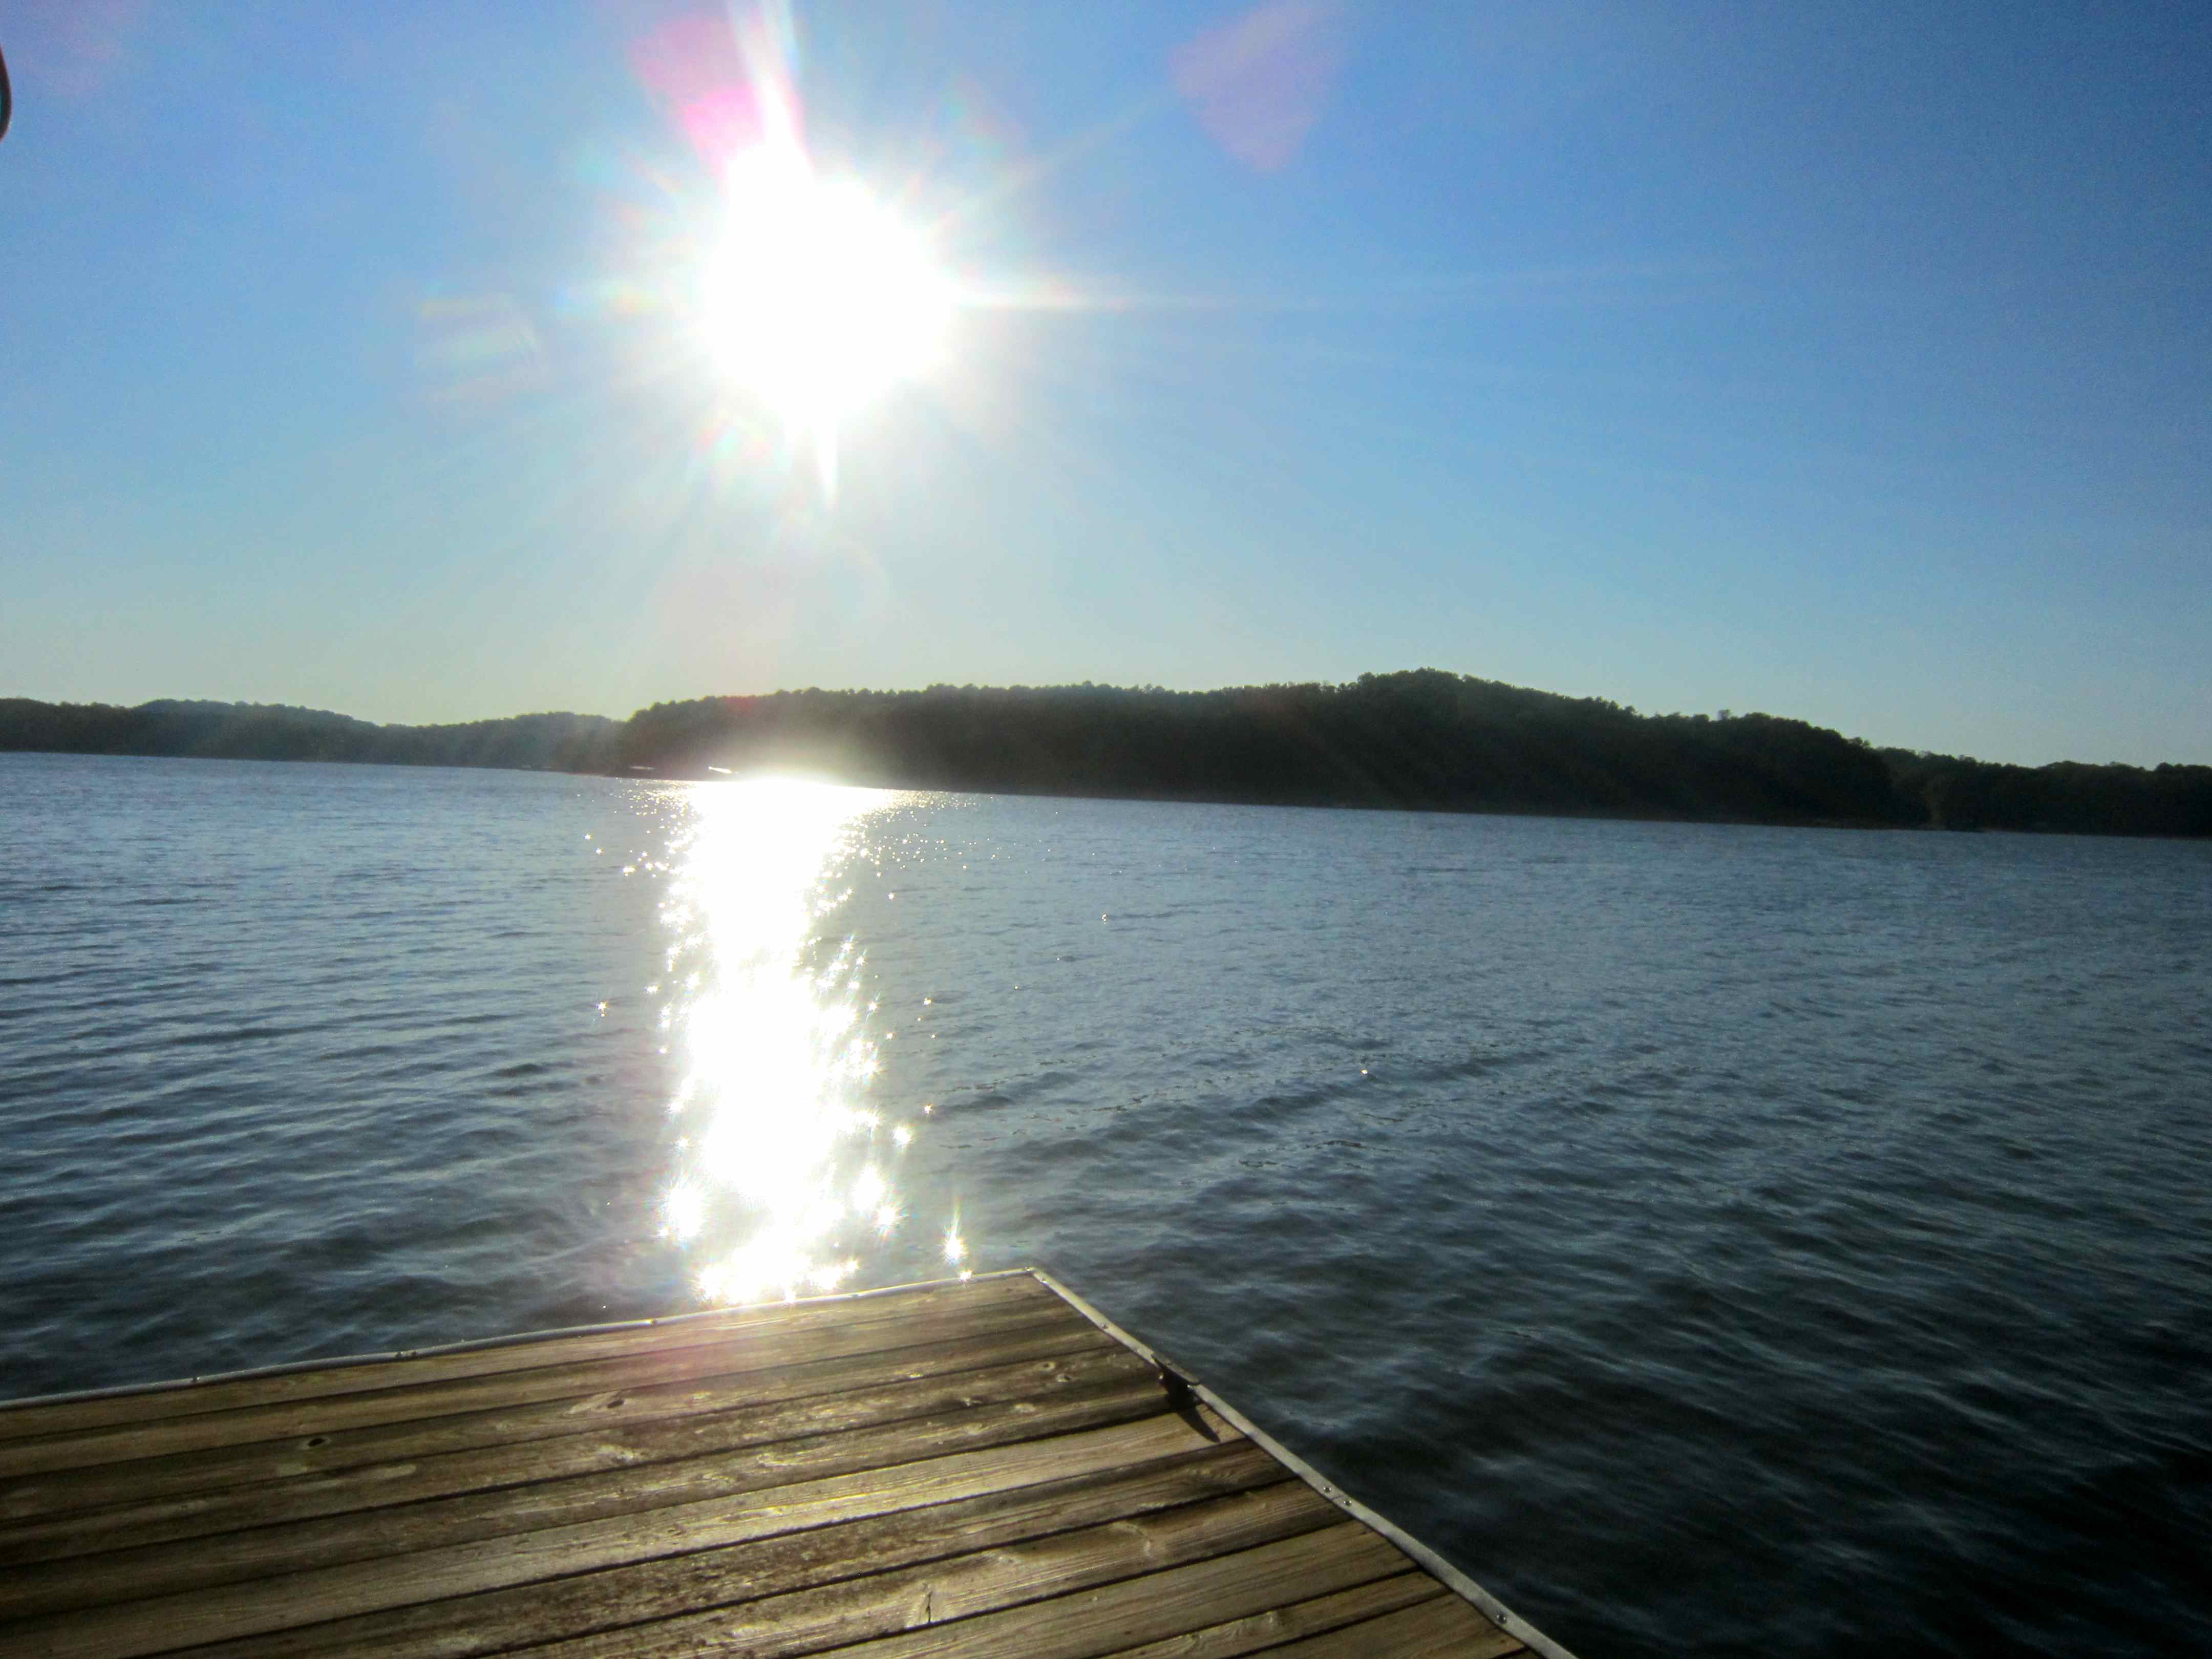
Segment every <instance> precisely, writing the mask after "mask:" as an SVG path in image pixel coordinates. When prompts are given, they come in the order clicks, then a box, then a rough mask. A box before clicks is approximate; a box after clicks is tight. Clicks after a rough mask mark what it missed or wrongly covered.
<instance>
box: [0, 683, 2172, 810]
mask: <svg viewBox="0 0 2212 1659" xmlns="http://www.w3.org/2000/svg"><path fill="white" fill-rule="evenodd" d="M0 749H13V750H49V751H67V752H75V753H88V754H113V755H170V756H201V757H224V758H230V759H242V760H318V761H343V762H354V763H375V764H387V765H416V766H489V767H512V768H529V769H548V770H558V771H568V772H584V773H605V774H611V775H637V774H641V773H644V774H650V775H656V776H662V777H706V776H708V775H711V774H710V772H709V769H710V768H718V769H724V770H727V771H732V772H750V771H756V770H762V769H798V770H804V771H807V772H811V773H816V774H820V775H828V776H832V777H837V778H842V779H845V780H848V781H853V782H856V783H871V784H879V785H885V786H890V787H908V788H933V789H963V790H978V791H986V792H997V793H1036V794H1066V795H1103V796H1120V797H1128V798H1139V799H1163V800H1192V801H1251V802H1261V803H1268V804H1276V805H1313V806H1380V807H1409V808H1415V809H1421V810H1431V811H1473V812H1548V813H1561V814H1585V815H1589V814H1595V815H1603V816H1607V817H1653V818H1681V819H1699V820H1717V821H1734V822H1752V823H1836V824H1858V825H1867V826H1877V825H1887V826H1896V827H1923V826H1924V827H1929V828H1938V829H2050V830H2068V831H2073V832H2076V833H2086V834H2122V835H2156V836H2212V767H2204V766H2172V765H2167V766H2160V767H2157V768H2155V769H2146V768H2142V767H2132V766H2087V765H2081V764H2079V763H2074V762H2061V763H2056V764H2053V765H2051V766H2043V767H2021V766H2007V765H1999V764H1994V763H1989V762H1984V761H1978V760H1974V759H1972V758H1970V757H1962V756H1952V755H1936V754H1928V753H1923V752H1918V751H1911V750H1877V749H1875V748H1872V747H1870V746H1869V745H1868V744H1866V743H1864V742H1863V741H1861V740H1859V739H1857V738H1846V737H1844V736H1843V735H1842V734H1841V733H1839V732H1833V731H1831V730H1829V729H1828V728H1826V727H1825V726H1813V725H1810V724H1808V723H1807V722H1806V721H1803V720H1790V719H1786V718H1784V717H1781V716H1778V715H1772V714H1740V715H1726V714H1723V715H1722V716H1719V717H1709V716H1706V715H1704V714H1638V712H1637V711H1636V710H1635V709H1633V708H1622V707H1621V706H1620V705H1619V704H1616V703H1613V702H1607V700H1605V699H1603V698H1598V697H1565V696H1557V695H1555V694H1553V693H1551V692H1547V691H1535V690H1528V689H1527V688H1524V687H1521V686H1512V685H1505V684H1500V683H1498V682H1497V681H1493V680H1483V679H1477V678H1472V677H1469V676H1466V675H1459V674H1449V673H1445V672H1443V671H1439V670H1436V669H1419V670H1413V671H1407V672H1401V673H1392V674H1364V675H1362V676H1361V677H1360V678H1358V680H1356V681H1351V682H1347V683H1346V684H1339V685H1327V684H1297V685H1263V686H1243V687H1237V688H1232V689H1227V690H1218V691H1168V690H1161V689H1160V688H1158V687H1156V686H1147V687H1140V688H1135V689H1124V688H1119V687H1113V686H1099V685H1090V684H1084V685H1067V686H1040V687H1030V686H1012V687H981V686H951V685H938V686H932V687H930V688H929V689H928V690H923V691H823V690H803V691H779V692H775V693H774V694H772V695H769V696H743V697H701V698H697V699H694V700H692V701H690V702H665V703H655V704H654V705H653V707H651V708H644V709H641V710H639V711H638V712H637V713H636V714H633V715H632V716H631V717H630V718H629V720H626V721H617V720H607V719H605V718H603V717H601V716H599V715H595V714H520V715H515V716H513V717H511V718H508V719H506V720H475V721H471V722H468V723H466V724H462V725H453V726H378V725H374V724H372V723H370V722H368V721H366V720H354V719H351V718H349V716H346V715H343V714H331V713H329V712H327V711H325V710H320V709H311V708H288V707H284V706H282V705H276V704H261V703H223V702H179V701H173V700H163V701H160V702H149V703H143V704H141V705H139V706H138V707H137V708H116V707H112V706H110V705H106V704H100V703H88V704H80V703H45V702H33V701H31V700H29V699H27V698H15V699H7V700H0Z"/></svg>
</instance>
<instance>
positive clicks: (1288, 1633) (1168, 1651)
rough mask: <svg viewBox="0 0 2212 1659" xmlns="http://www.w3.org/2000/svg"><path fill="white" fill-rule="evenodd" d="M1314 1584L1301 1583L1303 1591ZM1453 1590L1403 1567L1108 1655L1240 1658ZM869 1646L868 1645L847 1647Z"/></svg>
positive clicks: (1156, 1658) (1129, 1658) (1160, 1658)
mask: <svg viewBox="0 0 2212 1659" xmlns="http://www.w3.org/2000/svg"><path fill="white" fill-rule="evenodd" d="M1310 1588H1311V1587H1310V1586H1309V1585H1304V1584H1302V1585H1300V1586H1299V1589H1300V1590H1301V1592H1303V1591H1304V1590H1306V1589H1310ZM1450 1594H1451V1592H1450V1591H1449V1590H1448V1589H1445V1588H1444V1587H1443V1585H1442V1584H1439V1583H1437V1581H1436V1580H1435V1579H1433V1578H1431V1577H1429V1575H1428V1574H1426V1573H1425V1572H1421V1571H1418V1570H1416V1571H1408V1572H1401V1573H1399V1574H1398V1575H1397V1576H1396V1577H1391V1578H1378V1579H1376V1580H1375V1581H1374V1582H1373V1583H1367V1584H1361V1585H1359V1586H1358V1587H1357V1588H1355V1589H1348V1590H1339V1591H1337V1593H1336V1594H1335V1595H1316V1596H1315V1597H1313V1598H1312V1599H1311V1600H1310V1601H1294V1602H1292V1603H1291V1604H1290V1605H1289V1606H1288V1607H1270V1608H1268V1609H1267V1611H1266V1612H1265V1613H1252V1614H1250V1615H1249V1616H1248V1617H1245V1618H1243V1619H1229V1620H1224V1621H1223V1622H1222V1623H1220V1624H1218V1625H1208V1626H1206V1628H1205V1629H1203V1630H1194V1631H1189V1632H1185V1633H1184V1634H1182V1635H1181V1636H1170V1637H1167V1638H1164V1639H1163V1640H1160V1641H1158V1642H1147V1643H1146V1644H1144V1645H1143V1646H1142V1647H1135V1648H1123V1649H1121V1650H1119V1651H1118V1652H1115V1653H1114V1654H1112V1655H1110V1656H1108V1659H1237V1656H1239V1655H1242V1654H1247V1653H1257V1652H1260V1651H1261V1650H1262V1649H1268V1648H1275V1647H1279V1646H1280V1645H1281V1644H1284V1643H1285V1642H1289V1641H1293V1640H1295V1639H1296V1638H1298V1637H1301V1636H1313V1635H1317V1634H1319V1633H1320V1632H1323V1631H1332V1630H1335V1629H1338V1628H1339V1627H1340V1626H1345V1625H1356V1624H1358V1623H1359V1622H1360V1621H1361V1620H1366V1619H1372V1618H1375V1617H1376V1615H1377V1614H1380V1613H1395V1612H1397V1611H1398V1609H1399V1608H1401V1607H1412V1606H1413V1605H1414V1604H1415V1603H1416V1602H1419V1601H1434V1600H1435V1599H1436V1598H1437V1596H1439V1595H1450ZM848 1651H849V1652H853V1653H860V1652H865V1651H866V1650H864V1649H854V1650H848Z"/></svg>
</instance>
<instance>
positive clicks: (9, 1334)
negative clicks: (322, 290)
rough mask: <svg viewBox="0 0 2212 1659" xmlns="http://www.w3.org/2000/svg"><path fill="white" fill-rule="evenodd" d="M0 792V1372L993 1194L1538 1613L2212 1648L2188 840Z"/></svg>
mask: <svg viewBox="0 0 2212 1659" xmlns="http://www.w3.org/2000/svg"><path fill="white" fill-rule="evenodd" d="M0 832H3V833H4V840H0V846H4V848H5V860H4V863H0V1395H15V1394H27V1393H33V1392H40V1391H46V1390H52V1389H66V1388H79V1387H88V1386H93V1385H97V1384H104V1383H118V1382H126V1381H137V1380H145V1379H150V1378H154V1377H159V1376H172V1375H180V1374H190V1373H196V1372H204V1371H210V1370H221V1369H224V1368H228V1367H234V1366H240V1365H246V1364H259V1363H266V1362H270V1361H273V1360H276V1359H279V1358H299V1357H305V1356H308V1355H315V1354H328V1353H337V1352H357V1351H362V1350H370V1349H382V1348H391V1347H395V1346H403V1345H413V1344H418V1343H428V1342H435V1341H440V1340H453V1339H458V1338H462V1337H467V1336H477V1335H483V1334H491V1333H495V1332H500V1331H507V1330H514V1329H522V1328H538V1327H544V1326H549V1325H558V1324H563V1323H575V1322H584V1321H589V1320H597V1319H603V1318H608V1317H618V1316H630V1315H635V1314H641V1313H647V1312H659V1311H669V1310H677V1309H680V1308H684V1307H689V1306H693V1305H696V1304H697V1301H698V1299H699V1297H700V1296H701V1295H702V1290H703V1291H708V1292H717V1291H718V1292H720V1293H722V1294H727V1295H738V1294H748V1293H750V1294H769V1295H775V1294H781V1293H782V1292H783V1290H784V1288H785V1287H786V1286H787V1285H801V1286H804V1285H817V1284H818V1285H829V1284H842V1285H862V1284H871V1283H889V1282H896V1281H898V1280H903V1279H915V1278H924V1277H936V1276H940V1275H941V1274H943V1273H947V1272H951V1271H955V1270H957V1267H959V1266H963V1265H967V1266H973V1267H977V1268H983V1269H988V1268H994V1267H1008V1266H1015V1265H1020V1264H1024V1263H1030V1262H1036V1263H1039V1264H1042V1265H1044V1266H1047V1267H1051V1268H1052V1269H1053V1270H1054V1271H1055V1272H1056V1273H1059V1274H1060V1276H1061V1277H1063V1278H1065V1279H1067V1280H1068V1281H1069V1282H1071V1283H1072V1284H1073V1285H1075V1286H1076V1287H1077V1288H1078V1289H1079V1290H1081V1291H1085V1293H1086V1294H1088V1295H1089V1296H1090V1297H1091V1298H1092V1299H1093V1300H1094V1301H1096V1302H1097V1303H1099V1304H1101V1305H1102V1306H1103V1308H1105V1309H1106V1310H1107V1311H1109V1313H1111V1314H1112V1315H1114V1316H1115V1317H1116V1318H1117V1319H1119V1320H1120V1321H1121V1322H1122V1323H1123V1324H1125V1325H1127V1326H1128V1327H1130V1328H1132V1329H1133V1330H1134V1331H1136V1332H1137V1333H1138V1334H1140V1335H1142V1336H1145V1337H1146V1338H1147V1339H1149V1340H1152V1341H1154V1342H1156V1343H1157V1344H1158V1345H1159V1346H1162V1347H1164V1349H1166V1350H1167V1351H1168V1352H1170V1353H1172V1354H1174V1355H1176V1356H1177V1357H1178V1358H1181V1359H1182V1361H1183V1362H1184V1363H1185V1364H1188V1366H1190V1367H1191V1368H1192V1369H1193V1370H1195V1371H1197V1372H1198V1373H1199V1374H1200V1376H1204V1377H1205V1378H1206V1380H1208V1381H1210V1382H1212V1383H1215V1384H1216V1386H1218V1388H1220V1389H1221V1390H1222V1391H1223V1392H1224V1393H1225V1394H1226V1395H1229V1396H1230V1397H1231V1399H1232V1400H1235V1401H1237V1402H1239V1403H1240V1404H1242V1405H1243V1406H1244V1407H1246V1408H1247V1409H1248V1410H1249V1411H1250V1412H1251V1413H1252V1414H1253V1415H1254V1416H1255V1417H1256V1418H1258V1419H1260V1420H1261V1422H1262V1423H1264V1424H1266V1425H1268V1426H1269V1427H1271V1428H1273V1430H1275V1431H1277V1432H1278V1433H1279V1434H1280V1435H1281V1437H1283V1438H1284V1439H1285V1440H1286V1441H1288V1442H1289V1443H1291V1445H1293V1446H1294V1447H1296V1448H1297V1449H1299V1450H1301V1451H1303V1452H1304V1453H1305V1454H1306V1455H1308V1456H1310V1458H1311V1459H1312V1460H1313V1461H1314V1462H1316V1463H1317V1464H1319V1465H1320V1466H1321V1467H1322V1468H1323V1469H1324V1470H1326V1471H1327V1472H1328V1473H1330V1474H1333V1475H1334V1476H1336V1477H1337V1478H1339V1479H1340V1480H1342V1481H1343V1482H1344V1483H1345V1484H1346V1486H1350V1487H1351V1488H1352V1489H1353V1490H1354V1491H1356V1492H1359V1493H1360V1494H1361V1495H1362V1496H1364V1497H1366V1498H1369V1499H1370V1501H1372V1502H1373V1503H1375V1504H1376V1505H1377V1507H1379V1508H1381V1509H1383V1510H1384V1511H1385V1512H1386V1513H1388V1514H1390V1515H1391V1516H1393V1517H1394V1518H1395V1519H1398V1520H1400V1521H1401V1522H1404V1523H1405V1524H1406V1525H1407V1527H1409V1528H1411V1529H1412V1530H1413V1531H1414V1532H1415V1533H1416V1534H1419V1535H1421V1536H1423V1537H1425V1539H1427V1540H1428V1541H1431V1543H1433V1544H1435V1545H1436V1546H1437V1547H1438V1548H1440V1549H1441V1550H1442V1551H1443V1553H1445V1554H1447V1555H1448V1556H1449V1557H1451V1558H1453V1559H1455V1560H1457V1561H1459V1562H1461V1563H1462V1565H1465V1566H1466V1567H1467V1568H1468V1570H1469V1571H1472V1572H1473V1573H1474V1575H1475V1577H1478V1578H1479V1579H1480V1580H1482V1581H1483V1582H1484V1583H1486V1584H1487V1585H1489V1586H1490V1587H1491V1588H1492V1589H1495V1590H1496V1591H1498V1593H1499V1594H1500V1595H1503V1596H1504V1597H1505V1598H1506V1599H1507V1600H1508V1601H1510V1602H1511V1603H1513V1604H1514V1605H1515V1606H1516V1607H1518V1608H1519V1609H1520V1610H1522V1612H1524V1613H1527V1614H1528V1616H1529V1617H1530V1618H1532V1619H1534V1620H1535V1621H1536V1622H1537V1623H1538V1624H1540V1625H1541V1626H1545V1627H1546V1628H1547V1629H1549V1630H1550V1631H1551V1632H1553V1634H1554V1635H1556V1636H1558V1637H1559V1638H1560V1639H1561V1640H1563V1641H1565V1642H1566V1643H1567V1644H1569V1645H1570V1646H1572V1647H1576V1648H1578V1649H1580V1650H1582V1651H1583V1653H1584V1655H1585V1656H1586V1659H1607V1656H1620V1655H1633V1654H1658V1653H1662V1652H1664V1653H1675V1652H1684V1651H1689V1652H1710V1653H1751V1652H1753V1651H1756V1652H1759V1653H1761V1654H1774V1653H1829V1652H1837V1651H1844V1650H1850V1651H1860V1650H1868V1651H1880V1652H1882V1653H1885V1654H1898V1653H1917V1652H1933V1651H1958V1652H1970V1651H1981V1650H1993V1649H1996V1648H1997V1647H1999V1646H2005V1647H2008V1648H2011V1649H2015V1650H2024V1651H2051V1652H2056V1651H2059V1650H2067V1651H2069V1652H2072V1651H2094V1652H2099V1653H2153V1652H2176V1651H2203V1650H2207V1649H2212V1179H2209V1177H2212V847H2206V846H2201V845H2194V844H2181V843H2172V842H2095V841H2087V840H2075V839H2063V838H2048V839H2043V838H2034V839H2031V838H2021V837H2002V836H1972V837H1967V836H1949V837H1947V836H1924V835H1901V834H1889V835H1863V834H1851V833H1841V832H1820V831H1796V830H1774V829H1742V828H1693V827H1685V826H1674V825H1650V824H1614V823H1573V822H1561V821H1556V820H1544V819H1505V818H1480V817H1418V816H1412V815H1399V814H1386V813H1324V812H1302V811H1273V810H1267V809H1248V808H1231V807H1176V806H1164V805H1137V804H1126V803H1108V802H1078V801H1042V800H1015V799H992V798H978V797H962V796H916V795H873V794H863V793H857V792H841V791H822V790H818V789H807V788H803V787H802V788H790V787H782V788H777V787H765V788H764V787H752V786H735V785H724V786H717V787H711V788H707V789H690V788H684V787H652V786H644V785H630V784H623V783H616V782H606V781H590V780H585V781H579V780H575V779H566V778H553V777H544V776H536V775H515V774H495V773H494V774H476V773H456V772H416V771H406V770H398V769H365V768H364V769H348V768H337V767H318V766H292V767H283V766H264V765H252V764H235V763H214V762H206V763H200V762H169V761H139V760H104V759H101V760H96V759H80V758H75V757H27V756H0ZM586 837H589V839H587V838H586ZM894 895H895V896H894ZM956 1255H957V1261H956V1260H953V1259H951V1258H953V1257H955V1256H956Z"/></svg>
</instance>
